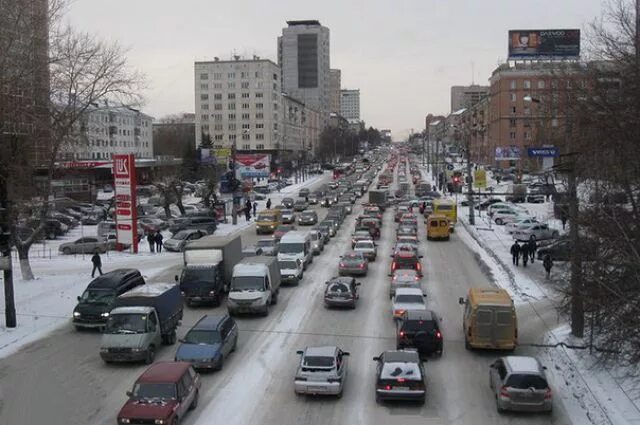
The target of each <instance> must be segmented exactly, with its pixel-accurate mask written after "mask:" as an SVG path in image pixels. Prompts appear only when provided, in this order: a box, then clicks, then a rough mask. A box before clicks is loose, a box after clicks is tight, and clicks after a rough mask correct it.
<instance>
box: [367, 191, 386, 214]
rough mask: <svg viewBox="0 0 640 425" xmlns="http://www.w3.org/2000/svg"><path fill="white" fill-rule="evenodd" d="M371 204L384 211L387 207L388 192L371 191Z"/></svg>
mask: <svg viewBox="0 0 640 425" xmlns="http://www.w3.org/2000/svg"><path fill="white" fill-rule="evenodd" d="M369 203H370V204H373V205H377V206H378V207H380V209H381V210H382V211H384V210H385V208H386V207H387V191H386V190H370V191H369Z"/></svg>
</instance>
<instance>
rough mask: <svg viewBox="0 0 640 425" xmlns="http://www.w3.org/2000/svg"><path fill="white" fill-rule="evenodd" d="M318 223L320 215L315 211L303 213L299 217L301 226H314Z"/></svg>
mask: <svg viewBox="0 0 640 425" xmlns="http://www.w3.org/2000/svg"><path fill="white" fill-rule="evenodd" d="M317 223H318V213H317V212H315V211H303V212H302V213H300V215H298V224H299V225H310V226H311V225H314V224H317Z"/></svg>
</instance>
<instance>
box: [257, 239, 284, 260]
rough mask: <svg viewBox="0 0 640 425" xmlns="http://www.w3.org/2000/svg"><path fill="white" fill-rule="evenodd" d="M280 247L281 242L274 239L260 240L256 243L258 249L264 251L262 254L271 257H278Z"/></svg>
mask: <svg viewBox="0 0 640 425" xmlns="http://www.w3.org/2000/svg"><path fill="white" fill-rule="evenodd" d="M279 246H280V244H279V242H278V241H277V240H275V239H273V238H269V239H259V240H258V242H256V247H258V248H261V249H262V254H263V255H268V256H270V257H276V256H277V255H278V247H279Z"/></svg>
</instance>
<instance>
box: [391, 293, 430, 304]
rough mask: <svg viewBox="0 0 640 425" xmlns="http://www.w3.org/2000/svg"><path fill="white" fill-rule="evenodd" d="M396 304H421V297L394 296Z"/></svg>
mask: <svg viewBox="0 0 640 425" xmlns="http://www.w3.org/2000/svg"><path fill="white" fill-rule="evenodd" d="M396 302H397V303H423V302H424V300H423V299H422V295H409V294H406V295H405V294H401V295H396Z"/></svg>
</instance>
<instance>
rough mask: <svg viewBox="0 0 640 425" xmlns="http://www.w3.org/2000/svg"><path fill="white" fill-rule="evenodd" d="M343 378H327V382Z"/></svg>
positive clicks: (339, 380)
mask: <svg viewBox="0 0 640 425" xmlns="http://www.w3.org/2000/svg"><path fill="white" fill-rule="evenodd" d="M341 381H342V378H327V382H341Z"/></svg>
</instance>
